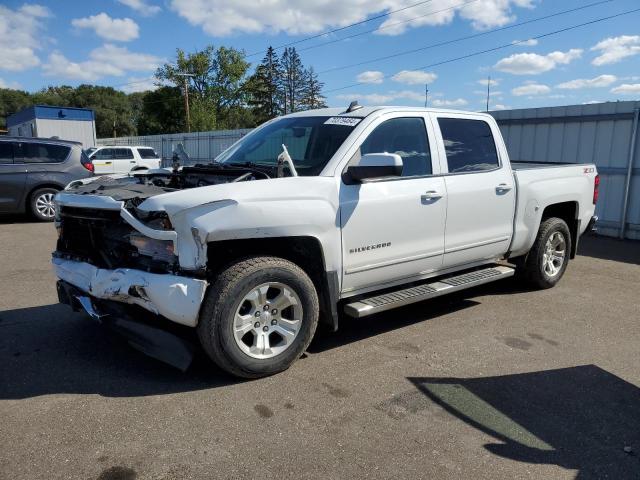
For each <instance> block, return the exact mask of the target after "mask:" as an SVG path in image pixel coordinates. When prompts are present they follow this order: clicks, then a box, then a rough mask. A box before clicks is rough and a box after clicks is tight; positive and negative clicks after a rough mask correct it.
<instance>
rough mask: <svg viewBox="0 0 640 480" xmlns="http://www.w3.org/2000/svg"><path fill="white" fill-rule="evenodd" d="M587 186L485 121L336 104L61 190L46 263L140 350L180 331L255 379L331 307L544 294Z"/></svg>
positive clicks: (289, 356)
mask: <svg viewBox="0 0 640 480" xmlns="http://www.w3.org/2000/svg"><path fill="white" fill-rule="evenodd" d="M598 184H599V180H598V175H597V172H596V169H595V167H594V165H591V164H546V163H545V164H537V163H510V162H509V156H508V154H507V149H506V147H505V144H504V142H503V139H502V136H501V134H500V130H499V128H498V126H497V124H496V122H495V121H494V119H493V118H492V117H491V116H489V115H486V114H482V113H470V112H459V111H445V110H434V109H423V108H406V107H360V106H358V105H356V104H352V105H350V106H349V108H347V109H346V110H345V109H344V108H342V109H340V108H329V109H322V110H314V111H307V112H300V113H294V114H291V115H286V116H284V117H280V118H276V119H274V120H271V121H269V122H267V123H265V124H264V125H262V126H261V127H259V128H257V129H256V130H254V131H253V132H251V133H250V134H249V135H247V136H246V137H244V138H242V139H241V140H240V141H238V142H237V143H236V144H235V145H233V146H232V147H231V148H229V149H228V150H227V151H225V152H224V153H223V154H221V155H220V156H219V157H218V158H216V161H215V162H212V163H210V164H204V165H196V166H191V167H186V166H185V167H182V168H176V169H174V170H173V171H168V170H162V171H157V170H156V171H149V172H148V173H147V174H143V175H135V176H120V177H117V176H114V177H102V178H98V179H94V180H93V181H90V182H89V183H87V182H85V183H81V182H76V183H74V184H72V185H70V186H69V187H68V188H67V189H66V190H65V191H63V192H61V193H59V194H58V195H57V197H56V201H57V206H58V209H57V212H58V213H57V215H58V216H57V228H58V232H59V239H58V243H57V249H56V251H55V252H54V254H53V265H54V268H55V272H56V274H57V276H58V278H59V281H58V293H59V298H60V301H61V302H63V303H67V304H69V305H71V306H72V307H73V308H74V309H80V308H82V309H84V310H86V312H87V313H89V315H90V316H91V317H93V318H96V319H99V320H101V321H102V322H103V323H105V324H107V325H111V326H113V327H114V328H116V329H117V330H119V331H120V332H122V333H124V334H126V335H127V336H128V338H129V341H130V343H131V344H132V345H134V346H136V347H137V348H140V349H142V350H143V351H145V352H146V353H148V354H150V355H152V356H154V357H156V358H159V359H162V360H165V361H167V362H169V363H172V364H173V365H176V366H178V367H180V368H186V367H187V366H188V365H189V362H190V358H191V356H190V353H191V349H190V348H189V347H188V345H187V344H185V343H183V340H182V339H181V336H180V335H181V333H182V332H176V330H181V328H179V327H176V325H177V324H181V325H184V326H187V327H191V328H192V329H196V330H197V334H198V338H199V341H200V343H201V345H202V347H203V348H204V350H205V351H206V353H207V354H208V355H209V356H210V357H211V359H213V361H214V362H215V363H216V364H217V365H218V366H219V367H221V368H222V369H224V370H226V371H228V372H230V373H232V374H234V375H237V376H241V377H251V378H253V377H260V376H264V375H270V374H273V373H276V372H279V371H282V370H284V369H286V368H288V367H289V366H290V365H291V364H292V363H293V362H294V361H295V360H296V359H297V358H298V357H300V355H301V354H302V353H303V352H304V351H305V349H306V348H307V346H308V345H309V343H310V342H311V339H312V337H313V335H314V333H315V331H316V326H317V325H318V322H324V323H326V324H328V325H329V326H330V328H332V329H333V330H337V328H338V320H339V317H340V314H346V315H350V316H353V317H364V316H367V315H371V314H374V313H377V312H381V311H384V310H389V309H392V308H395V307H399V306H402V305H407V304H409V303H413V302H418V301H422V300H425V299H429V298H432V297H436V296H439V295H443V294H447V293H450V292H455V291H458V290H461V289H465V288H469V287H473V286H476V285H480V284H484V283H487V282H492V281H495V280H499V279H502V278H505V277H510V276H512V275H514V274H515V273H521V274H522V277H523V278H524V279H526V280H528V281H529V282H530V283H531V284H532V285H534V286H535V287H538V288H548V287H552V286H553V285H555V284H556V283H557V282H558V281H559V280H560V278H561V277H562V275H563V274H564V272H565V269H566V268H567V264H568V262H569V259H570V258H573V257H574V255H575V252H576V248H577V244H578V239H579V237H580V235H582V234H583V233H584V232H585V231H587V230H589V229H591V227H592V225H593V222H594V221H595V216H594V210H595V203H596V200H597V196H598ZM425 308H428V304H425ZM169 331H171V332H172V333H168V332H169Z"/></svg>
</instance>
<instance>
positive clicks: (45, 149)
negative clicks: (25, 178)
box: [21, 142, 71, 163]
mask: <svg viewBox="0 0 640 480" xmlns="http://www.w3.org/2000/svg"><path fill="white" fill-rule="evenodd" d="M70 150H71V148H70V147H66V146H64V145H48V144H46V143H31V142H24V143H23V144H22V152H21V153H22V159H23V161H24V162H25V163H61V162H64V161H65V160H66V158H67V157H68V156H69V151H70Z"/></svg>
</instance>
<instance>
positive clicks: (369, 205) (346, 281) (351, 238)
mask: <svg viewBox="0 0 640 480" xmlns="http://www.w3.org/2000/svg"><path fill="white" fill-rule="evenodd" d="M361 138H362V140H360V139H359V142H360V145H359V146H358V147H357V150H356V151H355V153H354V155H353V156H352V157H351V159H350V161H349V164H355V163H357V162H358V161H359V159H360V156H361V155H365V154H368V153H396V154H398V155H400V157H401V158H402V160H403V171H402V176H399V177H385V178H381V179H373V180H367V181H365V182H364V183H356V184H347V183H345V179H344V176H343V180H342V182H341V185H340V216H339V222H340V227H341V231H342V255H343V277H342V278H343V281H342V291H343V293H344V294H349V292H355V291H358V290H363V289H367V288H373V287H379V286H381V285H384V284H386V283H391V282H394V281H396V282H398V281H401V280H404V279H410V278H413V277H417V276H420V275H421V274H425V273H427V272H431V271H434V270H437V269H439V268H440V267H441V265H442V255H443V248H444V223H445V211H446V203H447V198H446V192H445V185H444V179H443V178H442V177H440V176H434V175H438V174H439V173H440V167H439V163H438V161H437V152H435V151H432V146H433V144H434V142H433V141H430V140H431V139H432V138H433V130H432V127H431V124H430V122H429V121H428V117H426V115H421V114H416V113H407V114H403V113H395V114H389V115H385V116H382V117H381V118H379V119H377V120H376V121H375V122H373V123H372V124H371V125H369V126H368V128H367V130H365V132H364V133H363V135H362V136H361Z"/></svg>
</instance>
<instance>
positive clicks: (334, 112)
mask: <svg viewBox="0 0 640 480" xmlns="http://www.w3.org/2000/svg"><path fill="white" fill-rule="evenodd" d="M346 110H347V107H339V108H335V107H334V108H319V109H316V110H305V111H303V112H295V113H290V114H288V115H285V117H337V116H340V117H357V118H364V117H367V116H369V115H371V114H372V113H374V112H380V113H385V112H396V111H398V110H400V111H406V112H428V113H458V114H459V113H472V114H474V115H488V114H486V113H485V112H471V111H465V110H451V109H441V108H428V107H427V108H425V107H403V106H367V107H365V106H362V107H361V108H358V109H356V110H353V111H352V112H348V113H347V111H346ZM489 116H490V115H489Z"/></svg>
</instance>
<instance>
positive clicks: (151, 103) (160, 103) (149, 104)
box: [137, 86, 186, 135]
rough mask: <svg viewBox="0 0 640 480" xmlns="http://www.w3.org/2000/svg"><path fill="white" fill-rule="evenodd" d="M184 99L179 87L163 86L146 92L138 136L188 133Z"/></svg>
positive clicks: (139, 117)
mask: <svg viewBox="0 0 640 480" xmlns="http://www.w3.org/2000/svg"><path fill="white" fill-rule="evenodd" d="M183 105H184V98H183V97H182V94H181V92H180V88H178V87H167V86H163V87H160V88H158V89H157V90H154V91H150V92H145V93H144V96H143V97H142V107H141V108H142V111H141V112H140V113H139V114H138V122H137V130H138V135H156V134H160V133H180V132H185V131H186V125H185V118H184V107H183Z"/></svg>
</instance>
